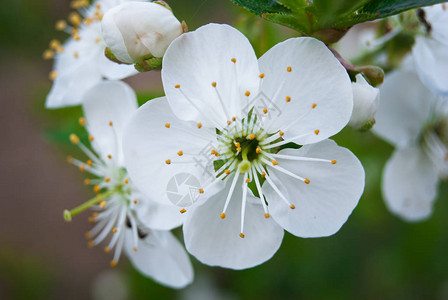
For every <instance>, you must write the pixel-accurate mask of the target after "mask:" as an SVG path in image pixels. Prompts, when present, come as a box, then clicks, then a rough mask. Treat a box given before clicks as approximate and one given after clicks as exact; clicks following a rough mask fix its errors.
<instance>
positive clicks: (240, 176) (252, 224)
mask: <svg viewBox="0 0 448 300" xmlns="http://www.w3.org/2000/svg"><path fill="white" fill-rule="evenodd" d="M162 81H163V85H164V89H165V93H166V99H167V100H166V99H164V98H159V99H155V100H152V101H149V102H148V103H147V104H145V105H144V106H142V107H141V108H139V110H138V111H137V113H136V114H135V115H134V117H133V118H132V119H131V121H130V122H129V123H128V125H127V126H126V129H125V133H124V136H123V138H124V143H123V147H124V155H125V161H126V165H127V167H128V171H129V174H130V176H131V178H132V179H133V181H134V183H135V184H136V185H137V186H138V188H139V189H140V190H141V191H142V192H143V193H145V194H146V195H148V196H149V195H150V196H151V197H152V198H153V199H154V200H156V201H162V202H163V203H168V202H169V201H173V200H172V198H171V196H170V195H171V194H170V191H168V188H170V186H169V185H170V182H171V180H173V179H176V178H177V176H178V174H185V173H186V174H190V176H189V178H195V179H196V181H197V183H198V185H197V186H194V184H192V185H191V186H190V191H191V190H193V191H194V192H195V196H196V197H195V198H190V200H192V201H191V202H189V203H187V202H186V201H182V198H180V200H179V205H181V207H183V208H182V210H181V212H182V213H185V215H186V221H185V223H184V226H183V230H184V240H185V244H186V247H187V250H188V251H189V252H190V253H192V254H193V255H194V256H196V257H197V258H198V259H199V260H200V261H201V262H203V263H205V264H209V265H217V266H222V267H227V268H233V269H244V268H249V267H253V266H255V265H258V264H260V263H262V262H264V261H266V260H268V259H269V258H271V257H272V255H273V254H274V253H275V252H276V251H277V249H278V248H279V247H280V244H281V241H282V238H283V232H284V230H283V229H286V230H287V231H289V232H290V233H292V234H294V235H296V236H301V237H322V236H328V235H332V234H334V233H335V232H337V231H338V230H339V228H340V227H341V226H342V225H343V224H344V223H345V221H346V220H347V218H348V216H349V215H350V214H351V212H352V210H353V209H354V208H355V206H356V205H357V203H358V200H359V198H360V196H361V194H362V191H363V188H364V170H363V168H362V166H361V164H360V162H359V161H358V159H357V158H356V157H355V156H354V155H353V154H352V153H351V152H350V151H348V150H347V149H345V148H342V147H339V146H337V145H336V143H335V142H333V141H331V140H328V139H327V138H328V137H330V136H332V135H334V134H336V133H338V132H339V131H340V130H341V129H342V128H343V127H344V126H345V125H346V124H347V123H348V121H349V119H350V115H351V112H352V108H353V100H352V89H351V83H350V79H349V77H348V75H347V72H346V71H345V69H344V68H343V67H342V65H341V64H340V63H339V61H338V60H337V59H336V58H335V57H334V55H333V54H332V53H331V52H330V51H329V50H328V48H327V47H326V46H325V45H324V44H323V43H321V42H320V41H318V40H316V39H313V38H295V39H289V40H287V41H285V42H283V43H280V44H278V45H276V46H275V47H273V48H272V49H271V50H269V51H268V52H267V53H266V54H265V55H263V56H262V57H261V58H260V59H259V60H258V61H257V58H256V55H255V53H254V50H253V49H252V47H251V45H250V43H249V41H248V40H247V39H246V37H245V36H243V35H242V34H241V33H240V32H239V31H237V30H236V29H234V28H232V27H230V26H227V25H218V24H209V25H206V26H203V27H201V28H199V29H198V30H196V31H194V32H190V33H185V34H183V35H181V36H180V37H179V38H177V39H176V40H175V41H174V42H173V43H172V44H171V45H170V47H169V48H168V50H167V52H166V53H165V56H164V59H163V68H162ZM291 142H293V143H297V144H299V145H303V146H302V147H301V148H300V149H283V150H280V149H282V148H281V146H284V145H287V144H289V145H291V144H290V143H291ZM165 188H166V189H165ZM253 193H255V194H258V195H259V197H255V196H254V194H253ZM190 204H191V205H190ZM188 205H190V206H189V207H187V206H188ZM185 208H187V209H188V211H187V210H186V209H185ZM271 216H272V218H270V217H271Z"/></svg>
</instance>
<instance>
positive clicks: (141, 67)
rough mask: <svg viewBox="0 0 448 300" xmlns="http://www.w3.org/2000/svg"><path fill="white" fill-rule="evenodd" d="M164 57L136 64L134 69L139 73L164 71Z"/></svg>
mask: <svg viewBox="0 0 448 300" xmlns="http://www.w3.org/2000/svg"><path fill="white" fill-rule="evenodd" d="M162 60H163V57H152V58H148V59H145V60H143V61H142V62H139V63H136V64H135V65H134V68H135V69H136V70H137V71H139V72H148V71H152V70H161V69H162Z"/></svg>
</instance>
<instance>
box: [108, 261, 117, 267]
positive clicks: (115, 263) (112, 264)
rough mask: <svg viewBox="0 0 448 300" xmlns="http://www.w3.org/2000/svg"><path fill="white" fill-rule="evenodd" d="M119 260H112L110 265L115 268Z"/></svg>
mask: <svg viewBox="0 0 448 300" xmlns="http://www.w3.org/2000/svg"><path fill="white" fill-rule="evenodd" d="M117 264H118V263H117V261H115V260H111V261H110V266H111V267H112V268H113V267H116V266H117Z"/></svg>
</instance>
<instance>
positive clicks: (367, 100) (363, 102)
mask: <svg viewBox="0 0 448 300" xmlns="http://www.w3.org/2000/svg"><path fill="white" fill-rule="evenodd" d="M352 88H353V112H352V116H351V118H350V122H349V123H348V124H349V125H350V126H351V127H353V128H355V129H361V128H362V127H363V126H367V127H369V126H370V127H371V126H372V125H373V124H375V113H376V110H377V107H378V101H379V98H380V93H379V89H378V88H374V87H373V86H371V85H370V84H369V83H368V82H367V81H366V80H365V78H364V77H363V76H362V74H358V75H356V81H355V82H352ZM370 127H369V129H370Z"/></svg>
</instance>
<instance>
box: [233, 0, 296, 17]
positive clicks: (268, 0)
mask: <svg viewBox="0 0 448 300" xmlns="http://www.w3.org/2000/svg"><path fill="white" fill-rule="evenodd" d="M232 1H233V2H234V3H236V4H238V5H240V6H242V7H245V8H246V9H248V10H250V11H251V12H253V13H254V14H257V15H260V16H261V15H262V14H265V13H286V12H290V10H289V9H288V8H287V7H285V6H283V5H281V4H280V3H279V2H277V1H275V0H232Z"/></svg>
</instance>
